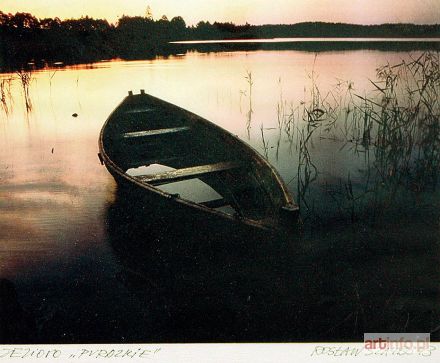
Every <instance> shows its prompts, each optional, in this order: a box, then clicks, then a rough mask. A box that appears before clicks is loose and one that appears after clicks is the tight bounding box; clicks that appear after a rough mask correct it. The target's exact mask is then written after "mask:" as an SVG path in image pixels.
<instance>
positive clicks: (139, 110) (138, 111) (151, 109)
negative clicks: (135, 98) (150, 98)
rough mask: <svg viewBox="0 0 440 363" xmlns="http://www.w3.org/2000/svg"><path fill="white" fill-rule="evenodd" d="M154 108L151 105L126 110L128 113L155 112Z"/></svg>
mask: <svg viewBox="0 0 440 363" xmlns="http://www.w3.org/2000/svg"><path fill="white" fill-rule="evenodd" d="M153 111H154V108H150V107H143V108H133V109H130V110H127V111H125V113H126V114H128V115H129V114H132V113H146V112H153Z"/></svg>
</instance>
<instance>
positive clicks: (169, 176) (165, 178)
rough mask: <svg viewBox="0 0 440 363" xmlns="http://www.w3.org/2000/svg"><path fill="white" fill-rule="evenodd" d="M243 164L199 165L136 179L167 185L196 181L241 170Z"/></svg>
mask: <svg viewBox="0 0 440 363" xmlns="http://www.w3.org/2000/svg"><path fill="white" fill-rule="evenodd" d="M240 166H241V163H239V162H234V161H226V162H221V163H216V164H208V165H199V166H193V167H190V168H183V169H176V170H172V171H167V172H164V173H159V174H149V175H138V176H136V179H138V180H140V181H142V182H144V183H148V184H154V185H159V184H166V183H174V182H176V181H181V180H187V179H194V178H199V177H203V176H206V175H209V174H213V173H218V172H222V171H226V170H232V169H236V168H239V167H240Z"/></svg>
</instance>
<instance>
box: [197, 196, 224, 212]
mask: <svg viewBox="0 0 440 363" xmlns="http://www.w3.org/2000/svg"><path fill="white" fill-rule="evenodd" d="M199 204H201V205H204V206H205V207H208V208H211V209H216V208H221V207H226V206H227V205H231V203H229V202H228V201H227V200H226V199H224V198H219V199H213V200H208V201H206V202H201V203H199Z"/></svg>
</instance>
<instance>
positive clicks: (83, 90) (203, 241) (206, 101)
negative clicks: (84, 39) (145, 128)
mask: <svg viewBox="0 0 440 363" xmlns="http://www.w3.org/2000/svg"><path fill="white" fill-rule="evenodd" d="M420 54H421V53H419V52H413V53H395V52H380V51H371V50H356V51H340V52H329V53H322V54H318V55H315V54H314V53H310V52H303V51H297V50H284V51H264V50H261V51H235V52H217V53H196V52H194V53H187V54H186V55H181V56H176V57H169V58H167V59H156V60H152V61H134V62H125V61H114V62H100V63H96V64H93V65H87V66H85V65H84V66H83V65H81V66H72V67H67V68H53V69H44V70H39V71H34V72H32V73H30V74H28V73H21V74H17V73H11V74H1V75H0V81H1V82H2V83H1V90H0V91H1V94H0V97H1V99H2V100H3V102H2V103H1V105H0V108H1V110H0V155H1V156H0V213H1V214H0V278H1V279H3V280H1V281H0V288H1V291H0V302H1V309H0V311H1V314H2V317H1V318H2V319H3V320H2V321H3V325H2V327H1V328H0V340H1V341H2V342H7V341H15V342H47V343H49V342H59V343H69V342H134V341H142V342H206V341H210V342H217V341H218V342H234V341H237V342H238V341H319V340H321V341H322V340H335V341H341V340H360V339H362V338H363V333H364V332H365V331H369V332H372V331H377V332H384V331H385V332H405V331H406V332H411V331H420V332H432V333H433V335H432V339H433V340H438V334H439V333H438V332H439V331H440V311H439V306H440V305H439V302H440V301H439V277H440V264H439V257H440V255H439V237H440V236H439V227H440V226H439V217H440V216H439V202H440V199H439V193H438V189H437V172H438V159H439V158H438V156H439V155H440V152H439V150H440V147H439V140H440V138H439V134H438V130H439V128H438V122H437V123H435V117H434V118H433V119H429V127H427V128H426V129H420V130H419V129H418V128H416V129H417V130H419V131H417V132H415V133H414V134H413V133H409V134H408V127H406V126H405V127H402V130H403V129H404V130H405V131H402V132H400V129H399V132H398V133H396V128H394V129H393V128H390V130H394V131H386V132H385V135H387V136H386V137H381V135H382V134H381V132H383V130H382V131H381V129H380V127H376V128H374V127H373V128H372V129H371V130H370V129H369V128H368V127H367V128H366V127H365V125H364V123H362V122H363V119H362V118H359V117H358V116H356V117H357V118H356V117H354V120H353V116H352V115H353V112H354V111H353V105H352V104H351V103H350V102H351V100H352V99H359V97H358V96H362V97H367V95H368V96H369V97H370V96H371V97H373V98H374V97H377V96H378V92H379V96H380V91H378V90H377V89H376V88H375V86H374V85H372V83H371V82H370V79H371V80H374V79H375V77H376V69H377V68H378V67H380V66H382V65H384V64H387V63H388V62H389V63H391V64H397V63H399V62H400V61H401V60H402V59H405V60H406V61H407V62H410V61H411V59H417V58H418V57H419V56H420ZM26 75H28V76H29V77H30V78H29V79H28V81H29V82H28V81H27V80H26ZM437 87H438V85H437ZM139 89H145V90H146V92H147V93H151V94H152V95H154V96H157V97H160V98H163V99H165V100H167V101H169V102H172V103H175V104H177V105H179V106H182V107H184V108H186V109H189V110H191V111H193V112H195V113H197V114H199V115H201V116H203V117H206V118H207V119H209V120H211V121H213V122H215V123H217V124H218V125H220V126H222V127H224V128H226V129H227V130H229V131H231V132H233V133H234V134H237V135H238V136H239V137H240V138H241V139H243V140H244V141H245V142H247V143H249V144H250V145H251V146H253V147H254V148H256V149H257V150H258V151H259V152H260V153H261V154H262V155H265V156H266V157H267V158H268V159H269V160H270V162H271V163H273V165H274V166H275V167H276V168H277V169H278V171H279V172H280V174H281V175H282V177H283V178H284V180H285V181H286V182H287V183H288V185H289V187H290V188H291V190H292V192H293V193H294V195H295V196H296V199H297V200H298V202H299V203H300V204H301V208H302V211H301V213H302V219H303V223H302V228H301V229H300V231H299V232H298V234H297V235H293V236H291V238H287V239H281V238H273V237H269V236H266V235H262V234H258V233H255V234H243V233H240V232H237V231H234V230H229V229H228V228H224V229H219V228H218V227H217V226H215V225H208V224H206V223H204V221H197V220H194V221H193V222H192V223H186V224H182V223H180V221H179V220H175V219H173V218H172V217H173V216H172V215H170V219H167V218H162V217H159V216H157V215H155V213H154V210H149V209H148V207H145V206H139V205H138V203H137V201H136V196H133V195H127V194H124V193H122V192H120V191H118V190H117V187H116V185H115V183H114V181H113V179H112V178H111V176H110V175H109V174H108V173H107V171H106V170H105V168H104V167H102V166H101V165H100V164H99V160H98V158H97V155H96V154H97V151H98V146H97V140H98V134H99V131H100V128H101V126H102V124H103V123H104V120H105V119H106V117H107V116H108V115H109V114H110V112H111V111H112V110H113V109H114V108H115V107H116V105H117V104H118V103H119V102H120V101H121V100H122V98H123V97H125V95H126V92H127V91H128V90H136V91H137V90H139ZM403 89H404V88H403V87H402V90H403ZM437 90H438V88H437ZM402 92H403V91H402ZM402 92H400V91H399V92H398V94H399V97H400V96H402V94H403V93H404V92H403V93H402ZM2 95H3V96H2ZM402 97H404V95H403V96H402ZM431 101H432V100H431ZM402 102H404V105H406V104H405V102H406V103H408V102H409V101H408V100H406V101H402ZM437 102H438V100H437ZM430 104H433V105H435V107H438V103H435V102H431V103H430ZM350 107H351V108H350ZM305 109H307V110H308V111H309V112H310V111H313V114H314V115H315V116H313V120H311V119H310V118H308V117H309V116H306V117H305V116H304V115H307V112H305ZM347 109H349V111H348V112H347ZM434 111H435V112H438V110H437V111H436V110H434ZM320 112H325V115H326V118H325V121H324V117H323V118H320V117H318V116H319V115H318V114H319V113H320ZM347 115H349V116H347ZM436 115H438V113H437V114H436ZM332 121H333V123H332ZM437 121H438V118H437ZM365 130H369V131H368V136H367V133H366V131H365ZM359 135H360V136H359ZM408 135H410V136H408ZM414 135H417V136H414ZM308 136H310V137H308ZM382 136H383V135H382ZM412 138H415V139H417V140H418V142H413V141H411V140H413V139H412ZM384 140H385V141H384ZM402 140H403V141H402ZM420 140H421V141H420ZM15 293H16V295H15ZM2 329H3V330H2Z"/></svg>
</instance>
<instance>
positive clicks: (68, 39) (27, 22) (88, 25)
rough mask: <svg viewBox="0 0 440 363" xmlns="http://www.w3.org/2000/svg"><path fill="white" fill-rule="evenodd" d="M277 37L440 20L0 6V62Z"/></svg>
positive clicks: (402, 31) (395, 32) (370, 31)
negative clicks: (223, 16) (60, 14)
mask: <svg viewBox="0 0 440 363" xmlns="http://www.w3.org/2000/svg"><path fill="white" fill-rule="evenodd" d="M274 37H440V25H414V24H383V25H368V26H365V25H354V24H341V23H322V22H315V23H312V22H309V23H298V24H293V25H260V26H254V25H249V24H246V25H235V24H232V23H218V22H215V23H213V24H211V23H209V22H203V21H201V22H199V23H198V24H197V25H196V26H187V25H186V23H185V21H184V20H183V19H182V18H181V17H180V16H177V17H174V18H172V19H171V20H168V19H167V17H166V16H163V17H162V18H161V19H159V20H153V19H152V17H151V16H146V17H141V16H136V17H129V16H123V17H121V18H120V19H119V20H118V22H117V23H116V24H115V25H114V24H110V23H108V21H107V20H102V19H93V18H89V17H82V18H80V19H69V20H60V19H59V18H54V19H52V18H46V19H37V18H36V17H34V16H33V15H31V14H28V13H16V14H6V13H3V12H1V11H0V66H7V65H19V64H25V63H27V62H31V61H33V62H41V61H47V62H53V61H64V62H70V63H76V62H88V61H96V60H99V59H109V58H115V57H120V58H127V59H130V58H142V57H154V56H156V55H166V54H170V53H173V52H176V51H177V48H176V46H175V45H172V44H169V42H170V41H176V40H196V39H200V40H206V39H215V40H218V39H237V38H238V39H252V38H274Z"/></svg>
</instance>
